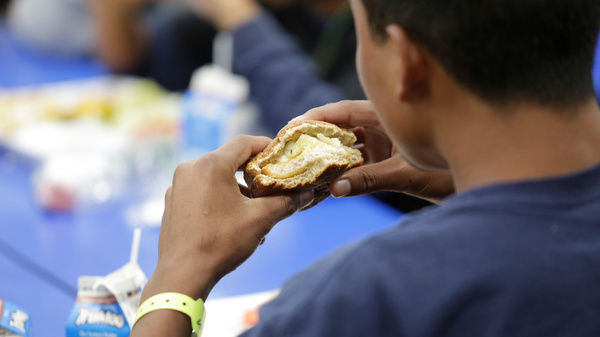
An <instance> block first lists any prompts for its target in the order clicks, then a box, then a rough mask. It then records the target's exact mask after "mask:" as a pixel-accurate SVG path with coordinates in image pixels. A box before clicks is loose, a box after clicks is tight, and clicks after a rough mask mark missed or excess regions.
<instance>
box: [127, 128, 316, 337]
mask: <svg viewBox="0 0 600 337" xmlns="http://www.w3.org/2000/svg"><path fill="white" fill-rule="evenodd" d="M268 143H269V139H267V138H259V137H249V136H245V137H238V138H236V139H234V140H232V141H231V142H229V143H227V144H225V145H224V146H223V147H221V148H220V149H218V150H216V151H214V152H212V153H209V154H207V155H205V156H203V157H202V158H200V159H198V160H195V161H192V162H188V163H183V164H181V165H179V167H178V168H177V170H176V172H175V175H174V178H173V185H172V186H171V187H170V188H169V190H168V191H167V194H166V197H165V212H164V215H163V220H162V226H161V232H160V237H159V249H158V255H159V256H158V264H157V266H156V270H155V271H154V273H153V275H152V277H151V278H150V280H149V281H148V284H147V285H146V287H145V288H144V291H143V293H142V301H144V300H146V299H148V298H149V297H151V296H153V295H156V294H160V293H164V292H178V293H181V294H185V295H188V296H190V297H192V298H194V299H198V298H202V299H203V300H206V297H207V296H208V294H209V293H210V291H211V289H212V288H213V286H214V285H215V284H216V283H217V282H218V281H219V280H220V279H221V278H222V277H223V276H225V275H226V274H228V273H229V272H231V271H233V270H234V269H235V268H237V267H238V266H239V265H241V264H242V263H243V262H244V261H245V260H246V259H248V258H249V257H250V256H251V255H252V253H253V252H254V251H255V250H256V249H257V247H258V246H259V245H260V243H261V242H262V240H263V239H264V237H265V236H266V235H267V233H268V232H269V231H270V230H271V228H272V227H273V226H274V225H275V224H276V223H277V222H279V221H281V220H282V219H284V218H286V217H288V216H290V215H292V214H293V213H295V212H296V211H298V209H300V208H302V207H303V206H305V205H308V204H309V203H310V202H311V201H312V197H313V196H312V193H308V194H307V193H303V194H297V195H278V196H272V197H264V198H257V199H251V198H249V197H248V195H249V191H248V190H247V189H245V188H240V186H238V184H237V180H236V178H235V172H236V171H237V170H238V169H239V168H240V167H242V166H243V165H244V163H245V162H246V161H247V160H248V159H249V158H250V157H251V156H252V155H255V154H257V153H258V152H260V151H261V150H263V149H264V148H265V147H266V146H267V145H268ZM190 327H191V323H190V320H189V318H188V317H187V316H185V315H184V314H180V313H179V312H173V311H172V310H158V311H154V312H151V313H149V314H147V315H145V316H143V317H142V318H141V319H140V320H139V321H138V323H137V324H136V325H135V326H134V328H133V330H132V334H131V336H132V337H136V336H145V337H147V336H185V337H189V336H190V332H191V331H190V329H191V328H190Z"/></svg>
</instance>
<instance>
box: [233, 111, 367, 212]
mask: <svg viewBox="0 0 600 337" xmlns="http://www.w3.org/2000/svg"><path fill="white" fill-rule="evenodd" d="M355 142H356V136H355V135H354V133H352V132H351V131H349V130H346V129H343V128H340V127H338V126H337V125H334V124H331V123H326V122H320V121H298V122H291V123H290V124H288V125H287V126H286V127H285V128H283V129H282V130H281V131H279V133H278V134H277V137H276V138H275V139H274V140H273V141H272V142H271V144H269V146H267V148H265V150H264V151H263V152H261V153H259V154H258V155H257V156H256V157H254V158H253V159H252V160H251V161H250V162H248V164H247V165H246V170H245V174H244V179H245V180H246V183H247V184H248V187H249V188H250V190H251V191H252V195H253V196H254V197H262V196H267V195H271V194H275V193H279V192H289V191H303V190H314V193H315V198H314V200H313V202H312V203H311V204H310V205H309V206H308V207H312V206H315V205H316V204H317V203H319V202H321V201H323V200H325V199H326V198H327V197H328V196H329V185H330V184H331V182H332V181H333V180H335V179H336V178H337V177H339V176H340V175H341V174H342V173H344V171H346V170H348V169H350V168H353V167H356V166H360V165H361V164H362V163H363V158H362V155H361V153H360V151H359V150H357V149H354V148H352V146H353V145H354V143H355ZM308 207H307V208H308Z"/></svg>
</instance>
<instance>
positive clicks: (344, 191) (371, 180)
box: [330, 157, 405, 198]
mask: <svg viewBox="0 0 600 337" xmlns="http://www.w3.org/2000/svg"><path fill="white" fill-rule="evenodd" d="M403 188H405V184H404V183H403V182H402V179H398V163H396V162H395V160H394V157H392V158H390V159H387V160H384V161H381V162H378V163H375V164H370V165H365V166H360V167H357V168H354V169H351V170H349V171H347V172H346V173H344V174H343V175H342V176H341V177H340V178H338V179H336V180H335V181H334V182H333V183H332V184H331V186H330V190H331V195H332V196H333V197H335V198H342V197H349V196H357V195H363V194H369V193H374V192H379V191H401V190H402V189H403Z"/></svg>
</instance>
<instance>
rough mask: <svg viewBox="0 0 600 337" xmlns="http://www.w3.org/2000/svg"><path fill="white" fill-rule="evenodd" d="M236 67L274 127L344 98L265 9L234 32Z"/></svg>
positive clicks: (264, 118) (272, 127)
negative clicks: (246, 80)
mask: <svg viewBox="0 0 600 337" xmlns="http://www.w3.org/2000/svg"><path fill="white" fill-rule="evenodd" d="M233 36H234V71H235V72H236V73H238V74H241V75H243V76H244V77H246V78H247V79H248V80H249V81H250V84H251V90H252V95H253V97H254V98H255V99H256V100H257V102H258V103H259V105H260V108H261V111H262V113H263V115H262V117H263V121H264V122H265V123H266V125H267V126H268V127H269V128H270V129H271V130H279V129H280V128H281V127H283V126H284V125H285V124H286V123H287V122H288V121H289V120H290V119H292V118H294V117H297V116H299V115H301V114H303V113H304V112H306V111H308V110H310V109H312V108H315V107H318V106H321V105H324V104H327V103H331V102H335V101H339V100H341V99H343V98H344V96H343V94H342V92H341V90H340V89H339V88H337V87H336V86H335V85H333V84H331V83H328V82H326V81H325V80H324V79H323V78H322V77H321V76H320V74H319V70H318V68H317V66H316V64H315V63H314V62H313V61H312V60H311V59H310V57H309V56H307V55H306V54H304V52H303V51H302V50H301V49H300V47H299V46H298V45H296V43H295V42H294V41H293V40H292V38H291V37H290V36H289V35H287V33H285V32H284V31H283V30H282V28H281V27H280V26H279V25H278V24H277V22H276V21H275V19H274V18H273V17H272V16H271V15H269V14H268V13H266V12H264V13H263V14H261V16H260V17H258V18H256V20H254V21H251V22H249V23H248V24H246V25H245V26H243V27H240V28H239V29H237V30H236V31H235V32H234V35H233Z"/></svg>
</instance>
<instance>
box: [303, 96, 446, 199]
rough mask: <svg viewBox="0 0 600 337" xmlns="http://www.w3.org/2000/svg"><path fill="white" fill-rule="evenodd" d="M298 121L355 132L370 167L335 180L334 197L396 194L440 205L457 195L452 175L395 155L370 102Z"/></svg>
mask: <svg viewBox="0 0 600 337" xmlns="http://www.w3.org/2000/svg"><path fill="white" fill-rule="evenodd" d="M297 119H304V120H320V121H326V122H330V123H334V124H337V125H340V126H342V127H346V128H352V131H354V133H355V134H356V135H357V138H358V142H357V144H359V145H358V146H357V147H358V148H359V149H360V150H361V152H362V153H363V156H364V157H365V163H367V165H363V166H361V167H357V168H354V169H351V170H349V171H347V172H346V173H344V174H343V175H342V176H341V177H340V178H338V179H336V180H335V181H334V182H333V183H332V184H331V194H332V195H333V196H334V197H337V198H339V197H345V196H357V195H363V194H369V193H373V192H379V191H393V192H401V193H406V194H410V195H413V196H416V197H419V198H422V199H427V200H429V201H433V202H439V201H440V200H442V199H444V198H445V197H447V196H448V195H450V194H452V193H454V185H453V183H452V176H451V175H450V172H448V171H440V172H425V171H421V170H419V169H417V168H415V167H414V166H412V165H410V164H409V163H408V162H407V161H406V160H404V158H402V156H401V155H400V154H398V153H397V152H396V150H395V148H394V146H393V144H392V143H391V141H390V139H389V138H388V137H387V135H386V134H385V132H384V131H383V127H382V126H381V124H380V123H379V120H378V118H377V116H376V114H375V109H374V108H373V106H372V105H371V103H370V102H368V101H354V102H351V101H346V102H339V103H333V104H328V105H326V106H323V107H320V108H315V109H312V110H310V111H308V112H307V113H306V114H304V115H302V116H300V117H298V118H297Z"/></svg>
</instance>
